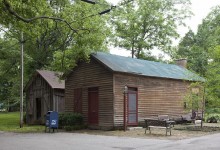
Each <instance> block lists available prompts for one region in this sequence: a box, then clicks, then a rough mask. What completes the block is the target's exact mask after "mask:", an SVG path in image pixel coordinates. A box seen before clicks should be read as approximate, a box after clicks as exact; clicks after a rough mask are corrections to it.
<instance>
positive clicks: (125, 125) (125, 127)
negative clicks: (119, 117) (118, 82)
mask: <svg viewBox="0 0 220 150" xmlns="http://www.w3.org/2000/svg"><path fill="white" fill-rule="evenodd" d="M126 122H127V121H126V93H125V92H124V131H126V130H127V124H126Z"/></svg>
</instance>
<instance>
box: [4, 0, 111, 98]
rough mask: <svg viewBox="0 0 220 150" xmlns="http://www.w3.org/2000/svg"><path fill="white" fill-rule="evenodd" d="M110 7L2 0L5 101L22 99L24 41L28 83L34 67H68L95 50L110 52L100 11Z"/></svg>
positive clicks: (67, 1)
mask: <svg viewBox="0 0 220 150" xmlns="http://www.w3.org/2000/svg"><path fill="white" fill-rule="evenodd" d="M100 3H103V4H107V3H106V2H105V1H104V0H100ZM107 8H108V5H90V4H87V3H84V2H82V1H80V0H75V1H72V0H46V1H45V0H37V1H31V0H22V1H21V0H0V10H2V11H0V16H1V20H0V33H1V39H0V54H2V55H0V77H1V79H4V80H2V81H1V83H0V84H1V88H0V90H1V92H0V98H1V100H5V99H7V97H9V99H16V100H17V101H18V100H19V99H18V96H19V71H20V44H21V42H24V54H25V56H24V71H25V72H24V73H25V74H24V75H25V82H27V80H28V79H29V77H30V76H31V75H32V74H33V72H34V71H35V70H36V69H50V70H56V71H62V72H67V71H69V70H70V69H72V67H74V66H75V65H76V62H77V61H78V60H81V59H88V56H89V54H90V53H91V52H93V51H106V50H107V42H106V38H107V37H108V35H109V34H110V30H109V27H108V26H107V25H106V20H107V19H108V16H106V15H103V16H100V15H99V12H102V11H103V10H106V9H107ZM22 32H23V34H24V41H21V33H22ZM5 90H7V91H5ZM7 92H11V94H7ZM6 96H7V97H6Z"/></svg>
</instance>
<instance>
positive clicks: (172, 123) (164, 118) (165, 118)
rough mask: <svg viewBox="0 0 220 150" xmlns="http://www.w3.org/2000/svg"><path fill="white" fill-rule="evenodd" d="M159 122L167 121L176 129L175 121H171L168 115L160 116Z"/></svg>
mask: <svg viewBox="0 0 220 150" xmlns="http://www.w3.org/2000/svg"><path fill="white" fill-rule="evenodd" d="M158 120H166V121H167V122H169V123H170V124H171V125H173V127H174V124H175V123H176V122H175V121H174V120H170V117H169V116H168V115H158Z"/></svg>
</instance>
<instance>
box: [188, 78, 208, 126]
mask: <svg viewBox="0 0 220 150" xmlns="http://www.w3.org/2000/svg"><path fill="white" fill-rule="evenodd" d="M184 105H185V106H184V107H185V109H186V110H187V111H192V113H194V114H195V115H196V116H193V117H195V118H194V119H197V118H199V119H201V128H202V127H203V119H204V111H205V90H204V85H203V83H201V82H194V83H191V85H190V87H189V88H188V93H187V94H186V95H185V97H184ZM199 114H200V115H199Z"/></svg>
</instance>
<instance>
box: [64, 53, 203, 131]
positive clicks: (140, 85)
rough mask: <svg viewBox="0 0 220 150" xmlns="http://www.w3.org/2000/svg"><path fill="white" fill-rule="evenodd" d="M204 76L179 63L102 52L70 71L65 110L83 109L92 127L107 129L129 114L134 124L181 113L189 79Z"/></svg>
mask: <svg viewBox="0 0 220 150" xmlns="http://www.w3.org/2000/svg"><path fill="white" fill-rule="evenodd" d="M201 80H203V78H201V77H199V76H197V75H196V74H193V73H192V72H190V71H188V70H187V69H185V68H183V67H180V66H177V65H172V64H163V63H160V62H152V61H146V60H140V59H133V58H128V57H122V56H117V55H111V54H107V53H102V52H97V53H94V54H91V58H90V62H89V63H86V62H81V63H79V64H78V66H77V67H76V68H74V69H73V70H72V72H71V73H70V74H69V75H68V76H67V79H66V81H65V85H66V86H65V111H66V112H78V113H82V115H83V117H84V121H85V123H86V124H88V126H89V127H91V128H96V129H103V130H108V129H113V128H118V127H123V125H124V116H125V115H124V114H126V123H127V125H128V126H137V125H138V124H139V123H140V122H143V120H144V118H149V117H157V116H158V115H169V116H170V117H178V116H180V115H182V114H184V113H185V111H184V104H183V97H184V95H185V93H186V91H187V89H188V87H189V84H190V83H191V82H192V81H201ZM125 87H128V92H124V90H125ZM124 99H125V100H126V101H124ZM124 106H126V107H124Z"/></svg>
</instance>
